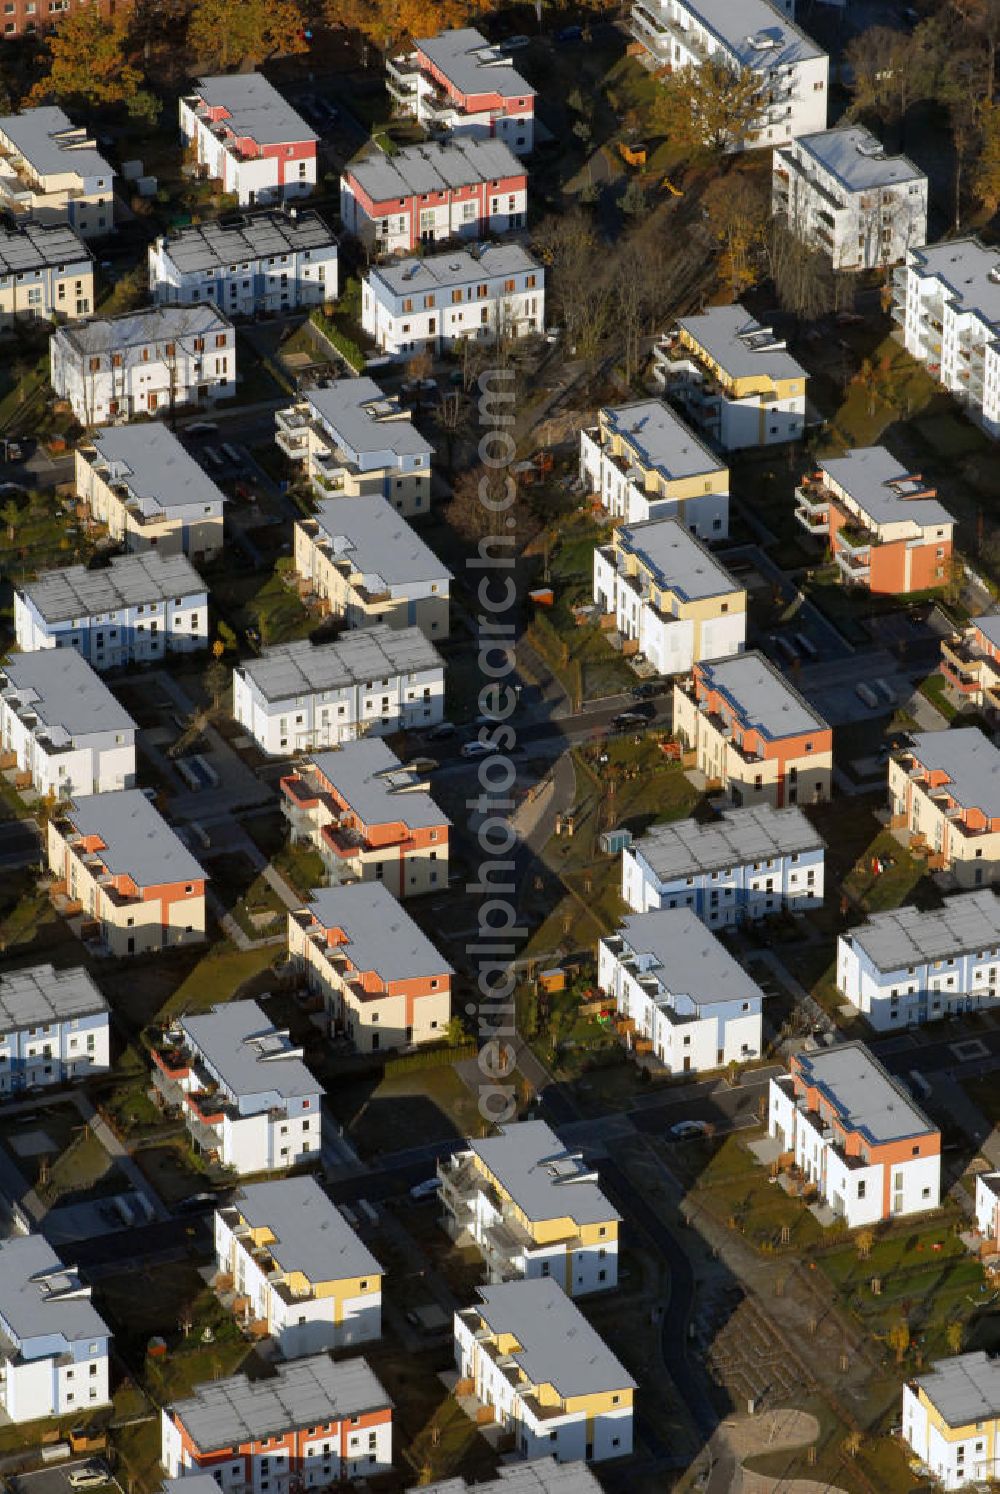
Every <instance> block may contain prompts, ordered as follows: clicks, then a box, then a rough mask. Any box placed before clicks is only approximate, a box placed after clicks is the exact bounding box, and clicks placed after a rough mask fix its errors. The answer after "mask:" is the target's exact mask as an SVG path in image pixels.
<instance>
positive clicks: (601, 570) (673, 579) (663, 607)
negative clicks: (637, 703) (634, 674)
mask: <svg viewBox="0 0 1000 1494" xmlns="http://www.w3.org/2000/svg"><path fill="white" fill-rule="evenodd" d="M594 601H595V602H596V603H597V605H598V607H599V608H600V610H601V612H602V613H603V614H604V615H605V616H606V617H607V618H608V621H609V622H610V621H611V620H612V619H613V620H614V629H615V634H616V635H617V638H618V639H619V640H620V646H621V648H622V650H623V652H629V653H631V655H632V657H633V658H637V659H639V658H641V659H645V660H646V661H647V662H648V663H650V664H652V665H654V666H655V668H656V672H657V674H661V675H665V674H689V673H690V672H691V668H692V666H693V665H694V664H695V662H696V661H697V660H699V659H721V658H724V657H726V656H728V655H729V654H740V653H742V652H743V649H744V648H745V647H746V636H747V594H746V591H745V589H744V588H743V587H742V586H740V585H739V584H738V582H737V581H736V579H735V578H734V577H733V576H731V575H730V573H729V572H728V571H727V570H726V568H725V566H723V565H721V564H720V563H719V561H717V560H716V559H714V557H713V556H712V555H711V554H710V553H709V551H708V550H707V549H706V548H705V546H704V545H703V544H702V542H701V541H700V540H699V539H697V538H696V537H695V536H694V535H693V534H690V533H689V532H688V530H687V529H685V527H684V525H683V524H681V523H680V522H679V521H678V520H677V519H647V520H646V521H645V522H644V523H639V524H621V525H619V526H618V528H616V529H615V531H614V533H613V535H612V537H611V543H610V544H609V545H601V546H598V548H597V549H595V551H594Z"/></svg>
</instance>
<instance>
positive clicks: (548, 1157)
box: [437, 1120, 621, 1297]
mask: <svg viewBox="0 0 1000 1494" xmlns="http://www.w3.org/2000/svg"><path fill="white" fill-rule="evenodd" d="M437 1170H438V1177H439V1178H440V1179H441V1188H440V1191H439V1193H438V1199H439V1201H440V1203H441V1206H442V1208H443V1210H444V1223H445V1228H446V1229H447V1231H448V1233H449V1234H450V1235H451V1236H452V1238H453V1239H454V1240H456V1241H457V1242H459V1243H460V1244H468V1243H470V1242H471V1243H472V1244H474V1245H475V1247H476V1249H477V1250H478V1251H479V1253H480V1255H481V1256H482V1257H483V1261H484V1263H485V1266H486V1270H487V1274H488V1279H489V1280H490V1281H491V1282H500V1281H516V1280H520V1279H522V1278H524V1279H528V1280H536V1279H538V1278H541V1277H546V1276H547V1277H551V1279H552V1280H553V1281H554V1282H557V1283H558V1285H559V1286H561V1287H562V1288H563V1289H564V1290H565V1292H566V1294H567V1296H569V1297H581V1296H584V1295H585V1294H586V1293H588V1292H607V1291H611V1289H612V1288H613V1287H616V1286H617V1285H618V1230H619V1225H620V1224H621V1215H620V1214H619V1213H618V1211H617V1210H616V1209H614V1208H612V1206H611V1204H609V1203H608V1200H607V1199H606V1198H605V1196H604V1194H603V1193H602V1192H601V1189H600V1186H599V1183H598V1177H597V1173H596V1172H595V1171H594V1170H593V1168H591V1167H588V1166H586V1165H585V1163H584V1161H583V1158H582V1157H581V1156H580V1154H579V1152H570V1151H567V1150H566V1148H565V1146H563V1144H562V1143H561V1142H560V1140H559V1138H558V1136H556V1134H555V1132H554V1131H552V1130H551V1128H550V1127H549V1126H547V1125H546V1123H545V1121H541V1120H526V1121H513V1122H510V1123H509V1124H507V1125H502V1126H498V1127H497V1131H496V1135H494V1136H487V1137H484V1138H483V1139H481V1140H476V1139H473V1138H470V1139H469V1141H468V1143H467V1149H466V1150H464V1151H458V1152H453V1153H452V1154H451V1155H450V1156H448V1157H446V1158H444V1159H442V1160H440V1161H439V1162H438V1169H437Z"/></svg>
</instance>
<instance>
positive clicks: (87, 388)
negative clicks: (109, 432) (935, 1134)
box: [49, 306, 236, 426]
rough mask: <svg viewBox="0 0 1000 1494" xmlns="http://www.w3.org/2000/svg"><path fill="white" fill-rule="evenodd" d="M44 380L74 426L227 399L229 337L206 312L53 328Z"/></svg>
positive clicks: (153, 313) (209, 309) (231, 385)
mask: <svg viewBox="0 0 1000 1494" xmlns="http://www.w3.org/2000/svg"><path fill="white" fill-rule="evenodd" d="M49 352H50V364H51V371H50V379H51V382H52V388H53V390H54V391H55V393H56V394H57V395H58V397H59V398H60V399H65V400H67V401H68V402H69V405H70V408H71V409H72V411H73V414H74V415H75V416H76V418H77V420H78V421H79V422H80V424H81V425H86V426H91V425H107V424H108V423H109V422H118V421H123V420H134V419H135V417H136V416H137V415H165V414H170V413H171V412H172V411H173V410H174V409H176V408H177V407H178V406H180V405H195V404H202V403H204V402H205V401H206V400H210V401H212V402H214V401H215V400H220V399H232V397H233V395H234V394H235V393H236V333H235V331H234V329H233V326H232V323H231V322H228V321H227V320H226V318H225V317H224V316H222V315H221V313H220V312H218V311H216V310H215V308H214V306H154V307H146V308H143V309H142V310H139V311H123V312H121V313H120V315H118V316H111V317H107V318H105V319H104V320H101V321H90V322H79V323H78V324H76V325H75V326H68V327H58V328H57V329H56V331H55V332H54V333H53V334H52V338H51V341H50V343H49Z"/></svg>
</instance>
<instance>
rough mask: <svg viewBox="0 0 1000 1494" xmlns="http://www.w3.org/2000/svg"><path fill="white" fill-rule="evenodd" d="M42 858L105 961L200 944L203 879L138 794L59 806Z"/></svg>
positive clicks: (174, 836)
mask: <svg viewBox="0 0 1000 1494" xmlns="http://www.w3.org/2000/svg"><path fill="white" fill-rule="evenodd" d="M59 657H60V658H62V657H63V656H62V655H59ZM47 855H48V864H49V870H50V871H51V872H52V873H53V874H54V876H55V877H56V878H57V884H56V887H57V889H58V888H60V887H61V890H62V893H63V896H64V897H65V898H66V899H67V900H68V903H69V906H70V907H76V908H77V909H78V910H79V911H81V912H82V915H83V918H84V925H83V932H84V934H85V935H86V934H87V931H88V929H93V930H94V937H95V938H96V940H97V942H98V944H99V946H100V948H101V949H102V950H104V951H106V952H107V953H108V954H111V955H114V956H115V957H117V958H120V957H121V956H123V955H133V954H145V953H147V952H148V951H150V950H155V949H168V948H169V949H172V948H174V947H175V946H177V945H179V944H197V943H198V942H199V941H201V940H202V939H204V937H205V880H206V879H205V873H204V871H203V870H202V868H201V867H200V866H199V864H198V862H197V861H196V860H195V859H194V857H193V856H192V855H191V852H190V851H189V850H188V849H187V847H186V846H185V844H184V842H183V841H182V840H181V839H180V838H179V836H178V835H177V834H176V833H175V832H174V831H173V830H172V829H171V828H170V826H169V825H168V824H167V823H166V821H165V820H164V819H163V818H162V816H161V815H160V814H159V812H158V811H157V810H156V809H155V808H154V807H153V805H152V804H150V802H149V800H148V799H147V798H146V796H145V794H142V793H140V791H139V790H138V789H125V790H124V791H122V792H121V793H112V794H91V795H84V796H77V797H74V798H73V799H72V800H71V801H70V802H68V803H66V804H65V805H62V804H61V805H60V806H59V811H58V814H57V815H55V816H54V817H53V818H52V819H51V820H50V821H49V825H48V842H47ZM54 890H56V889H54Z"/></svg>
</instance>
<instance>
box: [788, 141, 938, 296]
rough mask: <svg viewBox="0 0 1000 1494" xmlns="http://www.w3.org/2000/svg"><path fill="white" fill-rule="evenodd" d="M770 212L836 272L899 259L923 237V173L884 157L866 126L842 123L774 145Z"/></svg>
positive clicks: (909, 164)
mask: <svg viewBox="0 0 1000 1494" xmlns="http://www.w3.org/2000/svg"><path fill="white" fill-rule="evenodd" d="M771 172H772V174H771V210H772V212H773V213H774V215H775V217H776V218H779V219H781V220H782V221H783V222H784V223H785V224H787V226H788V228H790V229H791V231H792V232H793V233H794V234H795V236H796V238H799V239H801V240H802V241H803V243H806V244H810V245H812V246H813V248H816V249H819V250H821V251H822V252H823V253H824V254H825V255H827V256H828V257H829V259H830V262H831V264H832V265H833V268H834V269H835V270H874V269H877V268H878V267H879V266H881V265H892V264H899V263H900V261H902V260H905V259H906V255H907V252H908V251H909V250H910V249H911V248H912V246H913V245H914V244H925V243H926V242H927V177H926V175H925V174H924V172H922V171H921V170H920V169H919V167H917V166H914V164H913V162H912V161H911V160H909V159H908V157H906V156H887V155H886V153H885V147H884V146H883V145H882V142H881V141H880V140H877V139H876V138H875V136H874V135H873V134H872V133H871V131H870V130H866V129H865V127H864V126H863V125H839V126H838V127H837V128H836V129H833V130H820V131H819V133H818V134H815V135H800V136H799V137H798V139H797V140H790V141H789V142H788V144H787V145H783V146H780V147H776V148H775V151H774V156H773V160H772V167H771Z"/></svg>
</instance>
